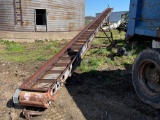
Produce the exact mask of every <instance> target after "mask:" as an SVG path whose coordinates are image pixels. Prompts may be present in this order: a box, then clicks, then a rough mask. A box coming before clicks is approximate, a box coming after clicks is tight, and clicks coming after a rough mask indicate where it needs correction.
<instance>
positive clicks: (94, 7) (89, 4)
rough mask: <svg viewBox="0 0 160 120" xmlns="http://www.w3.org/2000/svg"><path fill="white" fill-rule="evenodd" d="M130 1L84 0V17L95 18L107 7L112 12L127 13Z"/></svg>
mask: <svg viewBox="0 0 160 120" xmlns="http://www.w3.org/2000/svg"><path fill="white" fill-rule="evenodd" d="M129 3H130V0H85V16H95V14H96V13H101V12H103V11H104V10H105V9H106V8H107V7H108V5H109V7H111V8H114V10H113V12H117V11H128V10H129Z"/></svg>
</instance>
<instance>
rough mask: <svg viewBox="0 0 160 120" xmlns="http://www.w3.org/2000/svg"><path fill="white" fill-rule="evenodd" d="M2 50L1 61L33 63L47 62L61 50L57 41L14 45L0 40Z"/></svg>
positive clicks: (14, 43)
mask: <svg viewBox="0 0 160 120" xmlns="http://www.w3.org/2000/svg"><path fill="white" fill-rule="evenodd" d="M0 45H1V46H3V49H2V50H1V51H0V60H1V61H7V62H9V61H11V62H23V63H27V62H34V61H47V60H48V59H50V58H51V57H52V56H53V55H55V54H56V53H57V52H58V51H59V50H60V48H61V45H60V42H59V41H50V42H35V43H16V42H10V41H4V40H0Z"/></svg>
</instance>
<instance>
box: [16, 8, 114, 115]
mask: <svg viewBox="0 0 160 120" xmlns="http://www.w3.org/2000/svg"><path fill="white" fill-rule="evenodd" d="M111 11H112V8H107V9H106V10H105V11H104V12H103V13H102V14H101V15H100V16H99V17H98V18H96V19H95V20H93V21H92V22H91V23H90V24H88V25H87V26H86V27H85V28H84V29H83V30H82V31H81V32H80V33H79V34H78V35H77V36H75V37H74V38H73V39H72V40H71V41H70V42H69V43H68V44H67V45H66V46H65V47H64V48H62V50H61V51H60V52H58V53H57V54H56V55H55V56H54V57H53V58H51V59H50V60H49V61H48V62H46V63H45V64H44V65H43V66H42V67H41V68H40V69H39V70H38V71H37V72H36V73H35V74H33V75H32V76H31V77H29V78H28V79H27V80H26V81H25V82H24V83H23V84H22V85H21V86H20V87H19V88H18V90H17V91H16V93H15V95H14V97H13V98H14V99H13V101H14V103H18V104H20V105H23V106H34V107H40V108H49V107H50V105H51V103H52V102H53V101H54V99H55V97H56V95H57V91H58V89H59V88H60V87H61V86H62V85H63V83H65V81H66V79H67V78H68V77H69V76H71V74H72V72H73V70H74V69H75V68H76V66H77V65H78V63H79V62H80V60H81V59H82V57H83V56H84V54H85V53H86V51H87V50H88V48H89V46H90V43H91V41H92V40H93V39H94V37H95V35H96V33H97V32H98V30H99V29H100V28H101V26H102V25H103V24H104V23H106V22H108V17H109V14H110V13H111ZM24 113H25V114H26V116H27V115H28V114H30V112H28V111H27V112H26V111H25V112H24Z"/></svg>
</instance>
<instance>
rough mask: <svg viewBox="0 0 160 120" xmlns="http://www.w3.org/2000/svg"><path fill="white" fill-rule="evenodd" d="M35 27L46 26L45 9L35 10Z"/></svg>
mask: <svg viewBox="0 0 160 120" xmlns="http://www.w3.org/2000/svg"><path fill="white" fill-rule="evenodd" d="M36 25H46V9H36Z"/></svg>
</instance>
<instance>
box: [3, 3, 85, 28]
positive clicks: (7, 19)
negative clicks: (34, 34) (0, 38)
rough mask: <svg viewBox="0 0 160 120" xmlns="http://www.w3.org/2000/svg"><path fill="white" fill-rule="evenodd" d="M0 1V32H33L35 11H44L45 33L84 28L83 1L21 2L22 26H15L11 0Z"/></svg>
mask: <svg viewBox="0 0 160 120" xmlns="http://www.w3.org/2000/svg"><path fill="white" fill-rule="evenodd" d="M0 1H1V2H0V30H8V31H35V15H34V14H35V9H46V15H47V31H75V30H80V29H82V28H83V27H84V23H85V21H84V0H22V3H21V6H22V18H23V24H22V25H21V22H17V23H16V24H15V18H14V17H15V16H14V7H13V6H14V5H13V3H14V2H13V0H0ZM16 1H19V0H16Z"/></svg>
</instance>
